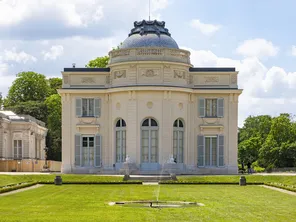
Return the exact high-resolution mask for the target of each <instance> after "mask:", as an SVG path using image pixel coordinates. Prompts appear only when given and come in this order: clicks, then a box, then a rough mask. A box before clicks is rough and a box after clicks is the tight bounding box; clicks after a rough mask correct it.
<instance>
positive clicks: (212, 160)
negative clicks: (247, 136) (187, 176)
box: [198, 135, 224, 167]
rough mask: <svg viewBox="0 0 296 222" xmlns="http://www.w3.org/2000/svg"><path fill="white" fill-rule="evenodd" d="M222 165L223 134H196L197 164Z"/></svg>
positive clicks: (207, 165)
mask: <svg viewBox="0 0 296 222" xmlns="http://www.w3.org/2000/svg"><path fill="white" fill-rule="evenodd" d="M223 165H224V136H223V135H219V136H198V166H205V167H211V166H223Z"/></svg>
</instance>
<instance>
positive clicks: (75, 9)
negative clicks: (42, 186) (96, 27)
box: [0, 0, 104, 26]
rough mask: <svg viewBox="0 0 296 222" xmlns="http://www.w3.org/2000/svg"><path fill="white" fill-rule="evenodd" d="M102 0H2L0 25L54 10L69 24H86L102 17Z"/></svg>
mask: <svg viewBox="0 0 296 222" xmlns="http://www.w3.org/2000/svg"><path fill="white" fill-rule="evenodd" d="M102 2H103V1H95V0H63V1H60V0H51V1H48V0H30V1H24V0H2V1H0V25H13V24H17V23H19V22H21V21H23V20H25V19H28V18H31V17H34V16H42V15H43V14H47V12H54V14H55V16H57V17H59V16H61V19H62V20H64V22H65V23H66V24H68V25H70V26H87V25H88V24H90V23H93V22H98V21H100V20H101V19H102V18H103V17H104V13H103V6H102Z"/></svg>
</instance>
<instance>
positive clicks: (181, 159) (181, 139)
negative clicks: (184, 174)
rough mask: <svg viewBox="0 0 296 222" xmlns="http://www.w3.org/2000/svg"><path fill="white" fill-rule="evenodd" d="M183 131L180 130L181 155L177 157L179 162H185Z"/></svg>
mask: <svg viewBox="0 0 296 222" xmlns="http://www.w3.org/2000/svg"><path fill="white" fill-rule="evenodd" d="M183 144H184V141H183V132H182V131H179V156H178V159H177V162H178V163H183Z"/></svg>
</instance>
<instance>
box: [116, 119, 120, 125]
mask: <svg viewBox="0 0 296 222" xmlns="http://www.w3.org/2000/svg"><path fill="white" fill-rule="evenodd" d="M116 127H120V119H119V120H118V121H117V122H116Z"/></svg>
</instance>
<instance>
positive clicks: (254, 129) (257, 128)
mask: <svg viewBox="0 0 296 222" xmlns="http://www.w3.org/2000/svg"><path fill="white" fill-rule="evenodd" d="M271 120H272V118H271V116H269V115H262V116H249V117H248V118H246V119H245V122H244V126H243V127H242V128H241V129H240V130H239V143H240V142H241V141H244V140H248V139H250V138H251V137H259V138H260V139H261V140H262V141H261V142H262V143H263V142H264V141H265V139H266V138H267V136H268V134H269V131H270V128H271Z"/></svg>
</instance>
